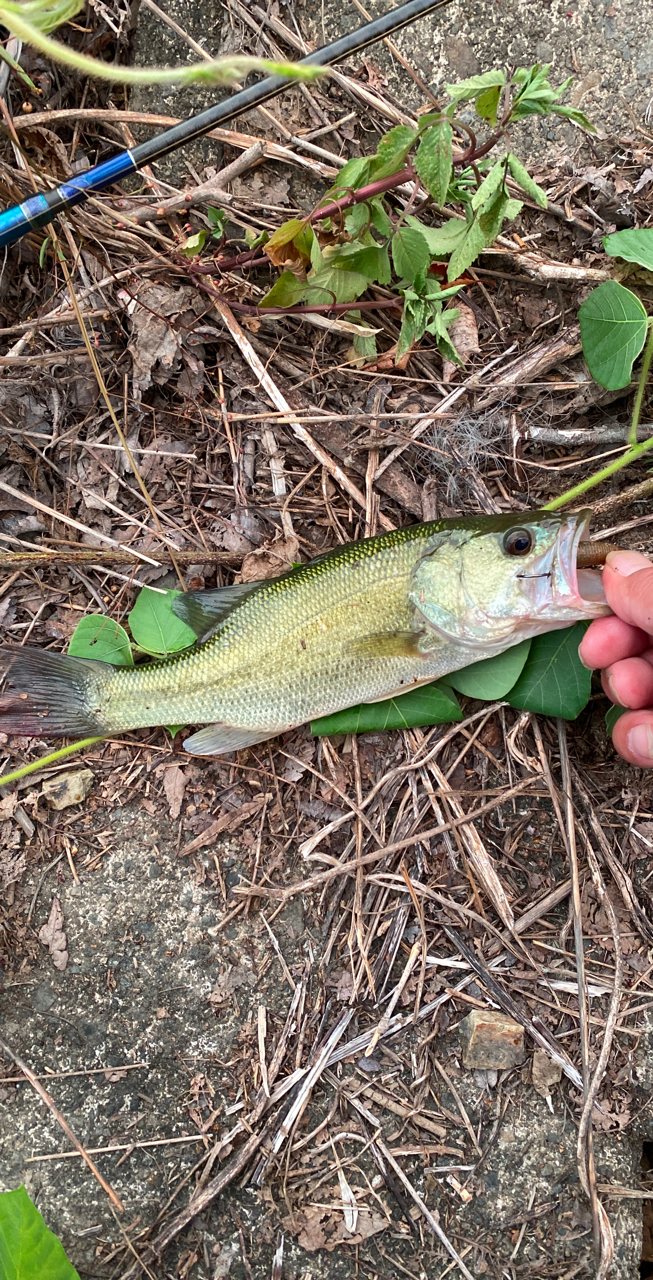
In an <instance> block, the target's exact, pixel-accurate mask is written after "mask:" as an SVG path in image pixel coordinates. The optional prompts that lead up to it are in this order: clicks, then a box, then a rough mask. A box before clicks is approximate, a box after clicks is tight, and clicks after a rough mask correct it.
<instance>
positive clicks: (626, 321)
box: [578, 280, 647, 391]
mask: <svg viewBox="0 0 653 1280" xmlns="http://www.w3.org/2000/svg"><path fill="white" fill-rule="evenodd" d="M578 319H579V321H580V337H581V342H582V344H583V355H584V356H585V360H586V361H587V367H588V369H589V371H590V373H591V375H592V377H593V378H594V379H595V380H596V381H597V382H598V383H600V385H601V386H602V387H607V388H608V389H609V390H610V391H617V390H618V389H619V388H620V387H627V386H628V383H629V382H630V375H631V372H632V367H633V362H634V361H635V360H636V359H637V356H638V355H639V353H640V351H641V350H642V347H643V346H644V343H645V341H646V326H647V319H646V312H645V310H644V308H643V306H642V304H641V302H640V300H639V298H637V297H635V294H634V293H631V291H630V289H624V287H623V285H621V284H617V282H616V280H606V282H605V284H600V285H599V287H598V289H594V290H593V292H592V293H590V296H589V298H587V299H586V300H585V302H584V303H583V305H582V307H581V308H580V311H579V312H578Z"/></svg>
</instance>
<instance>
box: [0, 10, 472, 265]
mask: <svg viewBox="0 0 653 1280" xmlns="http://www.w3.org/2000/svg"><path fill="white" fill-rule="evenodd" d="M449 3H451V0H409V3H408V4H403V5H400V7H399V8H398V9H393V10H391V11H390V13H386V14H384V15H383V16H382V17H381V18H376V19H375V20H374V22H367V23H366V24H365V26H363V27H359V28H357V30H355V31H351V32H350V33H349V35H347V36H342V37H341V39H340V40H335V41H334V42H333V43H332V44H328V45H325V46H324V48H322V49H316V50H315V52H314V53H310V54H308V56H307V57H305V58H300V60H299V62H297V63H296V64H295V65H297V66H300V67H303V66H312V67H324V66H328V64H329V63H331V62H338V61H340V60H341V59H342V58H346V57H348V56H350V55H351V54H353V53H359V52H360V51H361V50H362V49H365V48H367V46H368V45H369V44H373V43H374V42H375V41H377V40H382V39H383V38H384V37H385V36H388V35H392V34H394V33H395V32H396V31H399V30H400V29H401V28H402V27H406V26H408V25H409V24H410V23H411V22H414V21H415V20H416V19H417V18H421V17H424V15H425V14H428V13H432V12H433V10H435V9H440V8H443V7H444V6H445V5H447V4H449ZM289 83H295V81H291V80H290V79H289V77H287V76H281V75H275V76H267V77H266V79H265V80H260V81H259V83H258V84H254V85H251V86H250V87H249V88H248V89H242V90H241V91H240V92H239V93H236V94H234V95H233V97H231V98H227V99H225V101H223V102H218V103H216V105H215V106H214V107H209V108H208V110H207V111H202V112H200V114H199V115H197V116H191V118H190V119H189V120H183V121H182V122H181V124H177V125H175V126H174V127H173V128H172V129H166V131H165V132H164V133H159V134H157V135H156V137H154V138H150V139H149V140H148V141H147V142H142V143H140V145H139V146H137V147H133V148H132V149H131V150H127V151H121V152H119V153H118V155H115V156H112V157H111V159H110V160H105V161H103V162H102V164H97V165H94V166H93V168H92V169H87V170H86V172H85V173H79V174H75V176H74V177H73V178H70V179H69V180H68V181H66V182H62V183H61V184H60V186H58V187H55V188H54V189H53V190H52V191H48V192H45V193H43V192H41V193H39V194H38V195H35V196H32V197H31V198H30V199H29V200H25V201H24V203H23V204H19V205H14V207H13V208H11V209H5V210H4V212H3V213H0V249H1V248H3V247H5V246H6V245H10V244H13V243H14V242H15V241H16V240H20V239H21V238H22V237H23V236H24V235H26V234H27V232H28V231H30V230H32V231H36V230H38V228H39V227H43V226H45V225H46V223H48V222H52V221H53V219H54V218H55V217H56V215H57V214H58V213H64V212H65V211H66V210H67V209H72V208H73V207H74V206H75V205H77V204H80V203H81V202H82V201H84V200H87V199H88V197H89V196H90V195H95V194H96V193H97V192H99V191H104V190H105V189H106V187H110V186H112V185H113V184H114V183H116V182H119V181H120V180H121V179H123V178H127V177H129V176H130V175H131V174H134V173H136V172H137V171H138V170H139V169H142V168H143V166H144V165H147V164H152V163H153V162H156V161H157V160H161V159H162V158H163V156H167V155H169V154H170V152H171V151H176V150H177V148H178V147H183V146H184V145H185V144H186V143H187V142H193V141H194V140H195V139H196V138H201V137H203V135H204V134H205V133H208V132H209V131H210V130H211V129H213V128H215V126H216V125H218V124H222V123H224V121H226V120H233V119H234V118H235V117H236V116H239V115H242V114H243V112H245V111H250V110H251V109H252V107H257V106H260V104H261V103H262V102H267V101H268V99H269V98H273V97H275V95H276V94H278V93H280V92H281V90H282V89H284V88H285V87H286V85H288V84H289Z"/></svg>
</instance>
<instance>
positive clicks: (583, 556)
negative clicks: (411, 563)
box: [410, 510, 610, 652]
mask: <svg viewBox="0 0 653 1280" xmlns="http://www.w3.org/2000/svg"><path fill="white" fill-rule="evenodd" d="M591 514H592V513H591V511H587V510H586V511H580V512H577V513H575V514H573V515H561V514H558V513H557V512H552V511H536V512H528V513H524V514H521V513H520V514H518V515H517V514H515V515H512V514H509V515H500V516H481V517H471V518H468V519H464V520H460V521H455V520H452V521H451V522H450V528H449V529H448V530H447V531H446V536H444V537H443V533H444V532H445V531H444V528H443V527H442V526H441V528H440V532H439V533H438V534H436V535H434V539H433V545H432V549H431V550H430V551H428V552H427V553H426V555H425V556H424V557H423V558H422V559H421V560H420V561H419V563H418V564H417V566H416V569H415V571H414V575H413V580H412V584H411V592H410V599H411V603H412V604H413V605H414V606H415V608H416V610H417V611H418V617H419V615H421V618H422V619H423V620H424V621H425V622H426V623H427V625H428V627H429V628H430V629H432V630H435V631H436V632H437V633H438V634H439V635H440V636H442V637H443V638H446V639H447V640H450V641H456V642H457V643H459V644H462V645H468V646H469V647H470V648H471V649H474V648H479V649H480V648H482V649H483V650H484V651H487V650H488V649H490V650H491V649H492V648H493V647H496V649H497V652H500V651H501V650H502V649H505V648H507V647H508V645H509V644H516V643H517V642H518V641H519V640H525V639H528V637H530V636H536V635H539V634H541V633H542V632H544V631H552V630H555V629H557V628H559V627H568V626H570V625H571V624H572V623H573V622H577V621H580V620H585V619H590V618H598V617H601V616H603V615H604V614H608V613H610V608H609V606H608V605H607V603H606V599H605V595H604V594H603V589H602V585H601V574H600V571H598V572H597V571H596V570H595V569H594V570H593V569H588V568H581V567H579V564H587V563H594V564H597V563H599V557H598V556H594V557H593V556H592V554H591V552H590V553H589V554H588V552H587V551H586V550H585V551H584V552H583V551H581V552H580V554H579V547H580V544H581V543H583V546H584V548H591V547H592V544H591V543H589V542H588V541H587V539H588V526H589V521H590V517H591ZM604 558H605V557H604V556H603V559H604Z"/></svg>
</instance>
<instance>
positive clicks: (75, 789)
mask: <svg viewBox="0 0 653 1280" xmlns="http://www.w3.org/2000/svg"><path fill="white" fill-rule="evenodd" d="M93 781H94V774H93V771H92V770H91V769H78V771H77V773H59V774H57V776H56V778H46V780H45V782H44V783H43V788H42V795H43V797H44V799H45V801H46V803H47V804H49V805H50V808H51V809H67V808H68V807H69V805H71V804H81V803H82V800H85V799H86V797H87V795H88V793H89V791H90V790H91V787H92V786H93Z"/></svg>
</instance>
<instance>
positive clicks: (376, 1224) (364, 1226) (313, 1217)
mask: <svg viewBox="0 0 653 1280" xmlns="http://www.w3.org/2000/svg"><path fill="white" fill-rule="evenodd" d="M282 1226H283V1229H284V1231H288V1232H289V1233H290V1234H291V1235H294V1236H296V1237H297V1243H298V1244H299V1245H301V1247H302V1248H303V1249H306V1251H307V1253H315V1252H316V1250H317V1249H326V1250H327V1252H328V1253H332V1252H333V1250H334V1249H337V1248H338V1246H339V1245H341V1244H350V1245H351V1244H362V1243H363V1241H364V1240H367V1239H369V1237H370V1236H375V1235H378V1234H379V1232H380V1231H385V1229H386V1227H389V1226H390V1222H389V1220H388V1219H387V1218H385V1217H384V1216H383V1215H382V1214H380V1213H378V1212H377V1211H376V1210H375V1209H359V1210H358V1213H357V1223H356V1230H355V1231H354V1232H351V1231H348V1230H347V1227H346V1226H345V1222H344V1217H343V1214H342V1213H339V1212H338V1211H334V1210H332V1209H318V1208H312V1207H311V1208H308V1209H300V1210H299V1211H298V1212H297V1213H294V1214H293V1215H292V1216H289V1217H287V1218H285V1219H284V1221H283V1223H282Z"/></svg>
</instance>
